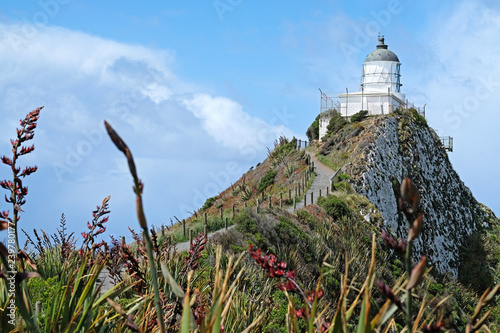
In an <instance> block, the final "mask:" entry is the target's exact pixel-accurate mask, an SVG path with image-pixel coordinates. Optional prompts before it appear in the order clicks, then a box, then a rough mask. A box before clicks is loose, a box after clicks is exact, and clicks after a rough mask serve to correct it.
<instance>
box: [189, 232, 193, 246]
mask: <svg viewBox="0 0 500 333" xmlns="http://www.w3.org/2000/svg"><path fill="white" fill-rule="evenodd" d="M189 245H190V246H191V245H193V229H189Z"/></svg>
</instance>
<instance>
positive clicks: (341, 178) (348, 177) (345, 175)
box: [339, 173, 351, 180]
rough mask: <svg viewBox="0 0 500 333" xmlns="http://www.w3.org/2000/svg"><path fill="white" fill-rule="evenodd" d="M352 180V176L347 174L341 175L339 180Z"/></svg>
mask: <svg viewBox="0 0 500 333" xmlns="http://www.w3.org/2000/svg"><path fill="white" fill-rule="evenodd" d="M350 178H351V176H349V175H347V174H345V173H341V174H340V175H339V179H340V180H346V179H350Z"/></svg>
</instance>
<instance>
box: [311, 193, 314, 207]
mask: <svg viewBox="0 0 500 333" xmlns="http://www.w3.org/2000/svg"><path fill="white" fill-rule="evenodd" d="M312 204H314V192H311V205H312Z"/></svg>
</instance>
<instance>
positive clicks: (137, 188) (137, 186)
mask: <svg viewBox="0 0 500 333" xmlns="http://www.w3.org/2000/svg"><path fill="white" fill-rule="evenodd" d="M104 126H105V127H106V130H107V132H108V135H109V137H110V138H111V141H113V143H114V144H115V146H116V147H117V148H118V149H119V150H120V151H121V152H123V153H124V154H125V157H126V158H127V162H128V166H129V169H130V173H131V174H132V177H133V178H134V192H135V195H136V198H135V208H136V212H137V219H138V220H139V225H140V227H141V228H142V235H143V237H144V240H145V242H146V248H147V253H148V259H149V265H150V267H149V268H150V270H149V271H150V274H151V283H152V284H153V290H154V299H155V308H156V316H157V320H158V324H159V326H160V332H162V333H164V332H165V323H164V320H163V311H162V308H161V299H160V291H159V287H158V277H157V274H156V265H155V264H154V263H155V259H154V254H153V243H152V242H151V237H150V236H149V232H148V224H147V222H146V216H145V214H144V207H143V205H142V190H143V187H144V185H143V183H142V182H141V180H140V179H139V177H137V170H136V167H135V162H134V158H133V157H132V153H131V152H130V149H129V148H128V146H127V145H126V144H125V142H124V141H123V140H122V138H121V137H120V136H119V135H118V134H117V133H116V132H115V130H114V129H113V128H112V127H111V125H110V124H108V122H107V121H104Z"/></svg>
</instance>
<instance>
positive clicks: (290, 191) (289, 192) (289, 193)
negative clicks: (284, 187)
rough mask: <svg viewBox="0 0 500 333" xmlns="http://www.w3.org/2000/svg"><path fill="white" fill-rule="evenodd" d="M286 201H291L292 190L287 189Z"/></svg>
mask: <svg viewBox="0 0 500 333" xmlns="http://www.w3.org/2000/svg"><path fill="white" fill-rule="evenodd" d="M288 199H289V200H292V189H291V188H289V189H288Z"/></svg>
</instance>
